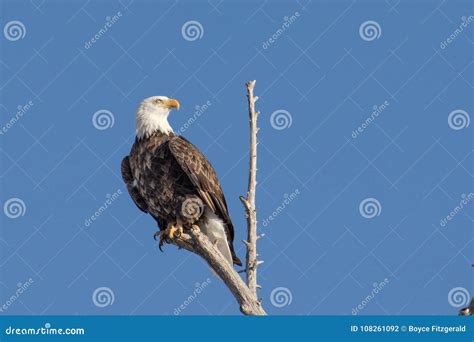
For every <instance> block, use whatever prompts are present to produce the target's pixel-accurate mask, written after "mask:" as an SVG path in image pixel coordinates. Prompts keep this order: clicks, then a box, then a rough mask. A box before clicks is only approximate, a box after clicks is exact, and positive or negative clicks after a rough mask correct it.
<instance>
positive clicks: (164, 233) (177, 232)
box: [154, 221, 183, 251]
mask: <svg viewBox="0 0 474 342" xmlns="http://www.w3.org/2000/svg"><path fill="white" fill-rule="evenodd" d="M182 233H183V225H182V224H181V223H180V222H179V221H178V222H177V223H176V224H169V225H168V227H167V228H166V229H165V230H159V231H157V232H156V233H155V235H154V238H155V240H156V239H157V238H159V240H160V243H159V244H158V246H159V248H160V250H161V251H163V250H162V247H163V245H164V244H165V243H170V241H171V240H173V239H175V238H177V237H178V238H179V237H180V236H181V234H182Z"/></svg>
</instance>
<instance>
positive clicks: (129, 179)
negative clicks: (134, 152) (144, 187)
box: [121, 156, 148, 213]
mask: <svg viewBox="0 0 474 342" xmlns="http://www.w3.org/2000/svg"><path fill="white" fill-rule="evenodd" d="M121 169H122V179H123V181H124V182H125V184H126V185H127V190H128V193H129V194H130V197H132V199H133V202H135V205H136V206H137V207H138V209H140V210H141V211H143V212H145V213H148V205H147V204H146V202H145V200H144V199H143V197H142V196H141V195H140V193H139V192H138V189H137V187H136V186H135V184H134V181H133V180H134V179H133V173H132V168H131V167H130V161H129V158H128V156H126V157H125V158H123V160H122V168H121Z"/></svg>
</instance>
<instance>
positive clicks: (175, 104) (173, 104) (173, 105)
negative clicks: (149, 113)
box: [165, 99, 179, 110]
mask: <svg viewBox="0 0 474 342" xmlns="http://www.w3.org/2000/svg"><path fill="white" fill-rule="evenodd" d="M165 107H166V108H169V109H171V108H176V109H178V110H179V102H178V100H176V99H169V100H167V101H166V102H165Z"/></svg>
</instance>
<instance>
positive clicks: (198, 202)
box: [121, 96, 242, 266]
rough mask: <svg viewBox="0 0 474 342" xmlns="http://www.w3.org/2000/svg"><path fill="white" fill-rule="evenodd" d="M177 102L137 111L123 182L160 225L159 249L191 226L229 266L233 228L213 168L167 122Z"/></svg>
mask: <svg viewBox="0 0 474 342" xmlns="http://www.w3.org/2000/svg"><path fill="white" fill-rule="evenodd" d="M173 108H176V109H179V102H178V101H177V100H176V99H170V98H168V97H166V96H153V97H150V98H147V99H145V100H143V101H142V103H141V104H140V105H139V107H138V110H137V113H136V138H135V143H134V144H133V146H132V149H131V151H130V154H129V155H128V156H126V157H125V158H124V159H123V160H122V167H121V171H122V178H123V180H124V182H125V184H126V186H127V190H128V192H129V194H130V196H131V198H132V199H133V201H134V202H135V204H136V206H137V207H138V208H139V209H140V210H142V211H143V212H145V213H148V214H150V215H151V216H152V217H153V218H154V219H155V220H156V222H157V224H158V227H159V230H158V231H157V232H156V233H155V238H157V237H159V240H160V249H161V247H162V245H163V244H164V243H169V242H171V240H172V239H173V238H175V237H176V236H179V234H180V233H181V232H182V231H183V227H186V226H189V225H191V224H196V225H198V226H199V228H200V229H201V231H202V232H203V233H204V234H205V235H207V237H208V238H209V239H210V240H211V242H213V243H214V244H215V246H216V247H217V248H218V249H219V251H220V252H221V254H222V255H223V256H224V257H225V258H226V260H228V262H229V263H230V264H231V265H232V264H236V265H240V266H241V265H242V263H241V261H240V260H239V258H238V257H237V256H236V254H235V251H234V247H233V240H234V226H233V225H232V221H231V219H230V216H229V210H228V208H227V203H226V200H225V197H224V193H223V192H222V188H221V185H220V183H219V179H218V178H217V175H216V172H215V171H214V168H213V167H212V165H211V164H210V163H209V161H208V160H207V159H206V158H205V157H204V155H203V154H202V153H201V152H200V151H199V149H197V148H196V147H195V146H194V145H193V144H191V143H190V142H189V141H188V140H186V139H185V138H183V137H182V136H179V135H175V134H174V133H173V129H172V128H171V126H170V124H169V123H168V115H169V113H170V111H171V109H173Z"/></svg>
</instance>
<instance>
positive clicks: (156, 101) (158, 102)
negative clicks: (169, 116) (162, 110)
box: [154, 99, 163, 104]
mask: <svg viewBox="0 0 474 342" xmlns="http://www.w3.org/2000/svg"><path fill="white" fill-rule="evenodd" d="M154 102H155V104H162V103H163V100H161V99H156V100H155V101H154Z"/></svg>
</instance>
